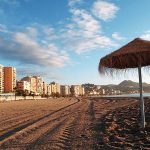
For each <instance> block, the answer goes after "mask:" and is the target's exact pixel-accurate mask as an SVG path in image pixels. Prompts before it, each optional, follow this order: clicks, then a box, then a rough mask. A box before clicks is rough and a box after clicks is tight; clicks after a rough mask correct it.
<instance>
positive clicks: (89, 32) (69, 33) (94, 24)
mask: <svg viewBox="0 0 150 150" xmlns="http://www.w3.org/2000/svg"><path fill="white" fill-rule="evenodd" d="M71 13H72V22H71V23H70V24H69V25H67V26H66V29H65V30H64V31H63V38H64V40H65V43H66V44H65V45H66V46H67V47H68V48H67V49H71V50H73V51H75V52H76V53H77V54H81V53H85V52H87V51H91V50H95V49H98V48H107V47H110V46H115V43H114V42H113V41H112V40H111V39H110V38H109V37H106V36H105V35H103V34H102V29H101V25H100V22H99V21H98V20H96V19H95V18H94V17H93V16H92V15H91V14H90V13H89V12H88V11H86V10H84V9H77V8H73V9H71Z"/></svg>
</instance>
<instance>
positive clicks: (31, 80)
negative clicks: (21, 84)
mask: <svg viewBox="0 0 150 150" xmlns="http://www.w3.org/2000/svg"><path fill="white" fill-rule="evenodd" d="M21 81H28V82H29V83H30V91H31V92H32V93H34V94H37V87H36V85H37V82H36V78H35V77H32V76H27V77H24V78H22V79H21Z"/></svg>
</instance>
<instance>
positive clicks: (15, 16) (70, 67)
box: [0, 0, 150, 84]
mask: <svg viewBox="0 0 150 150" xmlns="http://www.w3.org/2000/svg"><path fill="white" fill-rule="evenodd" d="M149 10H150V1H149V0H143V1H141V0H134V1H131V0H0V63H1V64H2V65H4V66H14V67H16V68H17V78H18V79H20V78H21V77H23V76H26V75H41V76H42V77H43V78H44V80H46V81H47V82H51V81H57V82H60V83H61V84H82V83H94V84H112V83H113V84H118V83H119V82H121V81H122V80H124V79H128V80H134V81H138V77H137V74H136V73H135V74H133V73H128V74H127V75H125V76H124V75H123V74H122V75H120V77H113V78H112V77H103V76H100V75H99V73H98V63H99V60H100V58H101V57H103V56H105V55H106V54H108V53H110V52H112V51H114V50H116V49H118V48H119V47H121V46H123V45H124V44H126V43H128V42H129V41H131V40H133V39H134V38H136V37H141V38H143V39H146V40H150V13H149ZM135 72H136V71H135ZM143 76H144V77H143V81H144V82H148V83H150V77H149V75H146V74H144V75H143Z"/></svg>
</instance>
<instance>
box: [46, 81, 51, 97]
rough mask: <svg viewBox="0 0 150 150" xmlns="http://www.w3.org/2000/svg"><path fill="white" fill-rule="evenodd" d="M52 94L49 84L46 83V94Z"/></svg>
mask: <svg viewBox="0 0 150 150" xmlns="http://www.w3.org/2000/svg"><path fill="white" fill-rule="evenodd" d="M51 94H52V89H51V85H50V84H47V95H48V96H50V95H51Z"/></svg>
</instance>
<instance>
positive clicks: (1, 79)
mask: <svg viewBox="0 0 150 150" xmlns="http://www.w3.org/2000/svg"><path fill="white" fill-rule="evenodd" d="M3 92H4V71H3V66H2V65H0V93H3Z"/></svg>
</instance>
